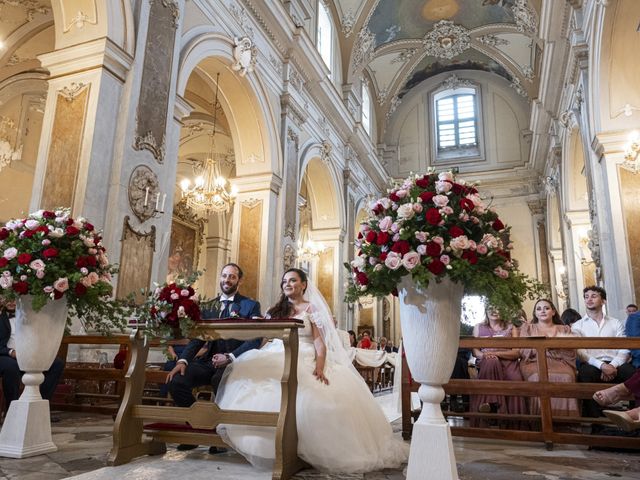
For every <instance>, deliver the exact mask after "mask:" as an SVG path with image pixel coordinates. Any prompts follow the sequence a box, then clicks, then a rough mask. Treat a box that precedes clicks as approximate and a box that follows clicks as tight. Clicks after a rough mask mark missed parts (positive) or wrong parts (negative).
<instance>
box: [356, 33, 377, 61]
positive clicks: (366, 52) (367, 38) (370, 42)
mask: <svg viewBox="0 0 640 480" xmlns="http://www.w3.org/2000/svg"><path fill="white" fill-rule="evenodd" d="M375 42H376V37H375V35H374V34H373V33H371V30H369V27H364V28H363V29H362V30H360V31H359V32H358V39H357V40H356V43H355V46H354V47H353V50H354V52H353V71H354V72H355V71H358V70H360V69H361V68H364V64H365V63H367V61H368V60H369V59H370V58H371V55H372V53H373V49H374V47H375Z"/></svg>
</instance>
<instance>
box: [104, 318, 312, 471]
mask: <svg viewBox="0 0 640 480" xmlns="http://www.w3.org/2000/svg"><path fill="white" fill-rule="evenodd" d="M301 327H303V323H302V321H300V320H295V319H270V320H260V321H253V320H244V319H225V320H212V321H207V322H203V323H199V324H197V325H196V327H195V328H194V330H193V331H192V332H191V336H192V337H193V338H201V339H203V340H213V339H217V338H235V339H239V340H249V339H252V338H256V337H267V338H281V339H282V341H283V343H284V371H283V374H282V381H281V386H282V402H281V405H280V412H279V413H264V412H250V411H233V410H222V409H220V408H219V407H218V406H217V405H216V404H215V403H212V402H196V403H194V404H193V405H192V406H191V407H189V408H181V407H167V406H152V405H142V391H143V388H144V381H145V363H146V359H147V353H148V350H149V344H148V342H147V339H146V337H145V335H144V332H143V331H142V330H136V331H134V332H133V333H132V334H131V347H130V363H129V366H128V369H127V372H126V374H125V391H124V397H123V400H122V403H121V404H120V409H119V410H118V415H117V417H116V421H115V425H114V429H113V448H112V450H111V453H110V454H109V458H108V464H109V465H120V464H123V463H127V462H129V461H130V460H132V459H133V458H136V457H139V456H141V455H155V454H161V453H164V452H165V451H166V443H167V442H175V443H186V444H196V445H211V446H219V447H223V446H225V444H224V442H222V439H221V438H220V437H219V436H218V435H217V434H216V432H215V428H216V426H217V425H218V424H221V423H228V424H238V425H253V426H272V427H276V437H275V442H276V445H275V447H276V448H275V455H276V457H275V462H274V470H273V476H272V478H273V479H274V480H285V479H288V478H290V477H291V476H292V475H294V474H295V473H296V472H297V471H298V470H301V469H302V468H305V467H306V466H307V465H306V464H305V463H304V462H303V461H302V460H301V459H300V458H299V457H298V454H297V446H298V432H297V429H296V391H297V383H298V378H297V365H298V329H299V328H301ZM143 420H154V421H158V422H163V424H160V425H152V426H149V425H146V426H145V425H144V423H143ZM186 423H188V424H189V425H190V427H191V428H188V427H187V428H185V424H186ZM144 435H147V436H149V437H151V439H150V440H146V439H144V438H143V436H144Z"/></svg>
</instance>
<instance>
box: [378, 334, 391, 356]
mask: <svg viewBox="0 0 640 480" xmlns="http://www.w3.org/2000/svg"><path fill="white" fill-rule="evenodd" d="M378 350H384V351H385V352H387V353H391V352H393V349H392V348H391V345H389V342H388V341H387V337H380V342H379V343H378Z"/></svg>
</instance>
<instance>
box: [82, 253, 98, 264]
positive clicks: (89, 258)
mask: <svg viewBox="0 0 640 480" xmlns="http://www.w3.org/2000/svg"><path fill="white" fill-rule="evenodd" d="M85 258H86V259H87V265H89V266H90V267H95V266H96V265H97V264H98V260H96V257H95V256H93V255H87V256H86V257H85Z"/></svg>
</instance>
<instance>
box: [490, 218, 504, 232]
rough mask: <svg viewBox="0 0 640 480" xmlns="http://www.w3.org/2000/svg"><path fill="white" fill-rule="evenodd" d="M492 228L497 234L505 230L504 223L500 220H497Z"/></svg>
mask: <svg viewBox="0 0 640 480" xmlns="http://www.w3.org/2000/svg"><path fill="white" fill-rule="evenodd" d="M491 226H492V227H493V229H494V230H495V231H497V232H499V231H500V230H504V223H502V222H501V221H500V219H499V218H496V219H495V221H494V222H493V224H491Z"/></svg>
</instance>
